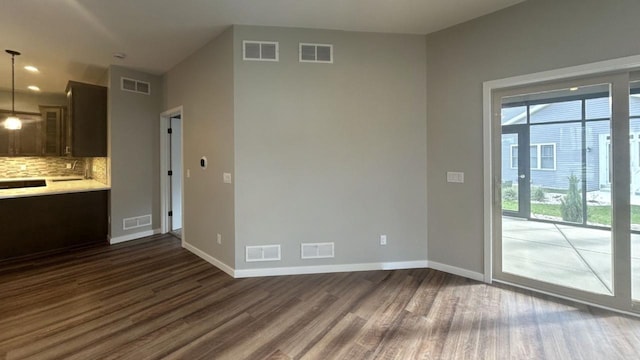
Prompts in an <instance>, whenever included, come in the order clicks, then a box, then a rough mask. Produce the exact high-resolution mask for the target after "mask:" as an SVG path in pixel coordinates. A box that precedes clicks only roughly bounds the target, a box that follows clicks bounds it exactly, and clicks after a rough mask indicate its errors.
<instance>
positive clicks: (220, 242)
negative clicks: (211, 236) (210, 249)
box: [218, 234, 222, 244]
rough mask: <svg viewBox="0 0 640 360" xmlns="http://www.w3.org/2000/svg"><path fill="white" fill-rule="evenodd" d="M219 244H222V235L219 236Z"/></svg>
mask: <svg viewBox="0 0 640 360" xmlns="http://www.w3.org/2000/svg"><path fill="white" fill-rule="evenodd" d="M218 244H222V235H220V234H218Z"/></svg>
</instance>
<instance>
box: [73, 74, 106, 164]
mask: <svg viewBox="0 0 640 360" xmlns="http://www.w3.org/2000/svg"><path fill="white" fill-rule="evenodd" d="M66 92H67V100H68V116H67V123H66V124H65V125H66V129H65V136H64V138H65V151H64V153H65V154H66V155H71V156H75V157H106V156H107V88H106V87H104V86H98V85H92V84H85V83H80V82H76V81H69V83H68V85H67V90H66Z"/></svg>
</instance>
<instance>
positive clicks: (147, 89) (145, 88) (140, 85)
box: [120, 77, 151, 95]
mask: <svg viewBox="0 0 640 360" xmlns="http://www.w3.org/2000/svg"><path fill="white" fill-rule="evenodd" d="M120 89H122V90H123V91H130V92H135V93H138V94H145V95H150V94H151V84H149V83H148V82H146V81H140V80H135V79H129V78H125V77H121V78H120Z"/></svg>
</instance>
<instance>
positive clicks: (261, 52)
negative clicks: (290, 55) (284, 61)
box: [242, 40, 279, 61]
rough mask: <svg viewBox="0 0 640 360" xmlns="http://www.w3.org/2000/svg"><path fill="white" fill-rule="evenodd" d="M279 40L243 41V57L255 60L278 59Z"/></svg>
mask: <svg viewBox="0 0 640 360" xmlns="http://www.w3.org/2000/svg"><path fill="white" fill-rule="evenodd" d="M278 52H279V51H278V42H276V41H250V40H244V41H243V42H242V59H243V60H253V61H278Z"/></svg>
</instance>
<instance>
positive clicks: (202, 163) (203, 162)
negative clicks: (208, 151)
mask: <svg viewBox="0 0 640 360" xmlns="http://www.w3.org/2000/svg"><path fill="white" fill-rule="evenodd" d="M200 167H201V168H202V170H204V169H206V168H207V157H206V156H203V157H201V158H200Z"/></svg>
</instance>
